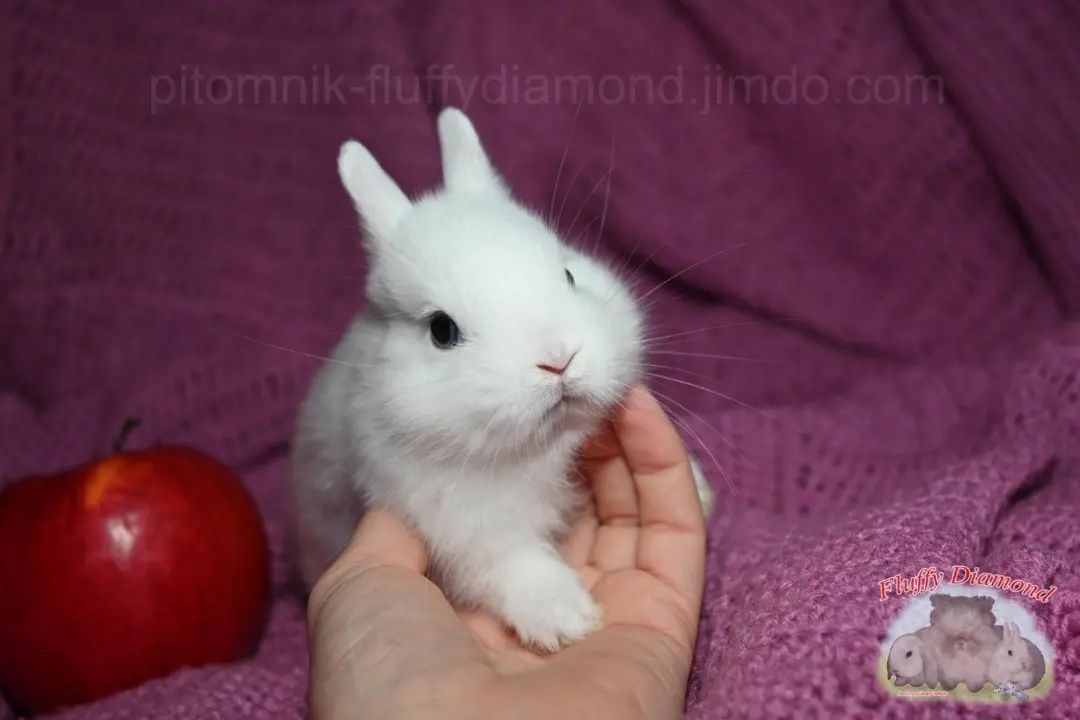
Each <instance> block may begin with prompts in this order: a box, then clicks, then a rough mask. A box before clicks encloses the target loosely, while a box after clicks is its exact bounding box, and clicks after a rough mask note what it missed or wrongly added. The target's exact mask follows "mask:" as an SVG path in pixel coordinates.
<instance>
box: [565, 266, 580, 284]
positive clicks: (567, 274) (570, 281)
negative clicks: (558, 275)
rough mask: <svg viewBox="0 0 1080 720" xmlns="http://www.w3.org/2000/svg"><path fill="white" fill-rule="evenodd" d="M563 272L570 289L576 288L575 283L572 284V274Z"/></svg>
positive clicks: (567, 271)
mask: <svg viewBox="0 0 1080 720" xmlns="http://www.w3.org/2000/svg"><path fill="white" fill-rule="evenodd" d="M564 272H566V282H568V283H570V287H571V288H574V287H576V286H577V283H575V282H574V275H573V273H571V272H570V271H569V270H565V271H564Z"/></svg>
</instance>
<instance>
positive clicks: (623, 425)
mask: <svg viewBox="0 0 1080 720" xmlns="http://www.w3.org/2000/svg"><path fill="white" fill-rule="evenodd" d="M614 427H615V431H616V433H617V434H618V437H619V443H620V445H621V446H622V451H623V456H624V457H625V459H626V464H627V466H628V468H629V470H630V474H631V475H632V476H633V481H634V488H635V490H636V493H637V503H638V512H639V516H640V519H641V532H640V534H639V536H638V546H637V567H638V568H640V569H642V570H645V571H646V572H648V573H650V574H652V575H653V576H655V577H657V578H659V579H661V580H662V581H664V582H665V583H666V584H668V585H669V586H670V587H672V588H673V589H674V590H676V591H677V592H678V593H679V595H680V596H682V597H683V598H684V600H685V602H686V607H685V610H686V612H687V613H688V615H687V620H688V621H689V622H690V624H692V625H694V626H695V627H696V625H697V616H698V612H699V610H700V604H701V593H702V588H703V585H704V577H705V522H704V518H703V517H702V510H701V502H700V501H699V500H698V494H697V488H696V486H695V484H694V475H693V471H692V470H691V468H690V458H689V456H688V455H687V452H686V448H685V447H684V445H683V443H682V439H681V438H680V437H679V434H678V433H677V432H676V430H675V427H674V426H673V425H672V424H671V421H670V420H669V419H668V417H667V415H666V414H665V413H664V411H663V409H662V408H661V407H660V404H659V403H657V402H656V399H655V398H654V397H653V396H652V394H651V393H649V391H648V390H646V389H645V388H644V387H642V386H640V385H639V386H635V387H634V388H632V389H631V391H630V393H629V395H628V396H627V398H626V402H625V407H624V409H623V411H622V412H620V413H619V414H618V415H616V417H615V419H614Z"/></svg>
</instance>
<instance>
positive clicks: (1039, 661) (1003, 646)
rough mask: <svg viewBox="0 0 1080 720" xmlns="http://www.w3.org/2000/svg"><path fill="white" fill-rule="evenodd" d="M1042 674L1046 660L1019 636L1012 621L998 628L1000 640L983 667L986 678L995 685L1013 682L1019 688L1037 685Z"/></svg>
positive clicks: (1037, 649) (1018, 631)
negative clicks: (984, 667) (985, 666)
mask: <svg viewBox="0 0 1080 720" xmlns="http://www.w3.org/2000/svg"><path fill="white" fill-rule="evenodd" d="M1045 673H1046V660H1045V659H1044V658H1043V654H1042V652H1041V651H1040V650H1039V648H1038V647H1036V645H1035V644H1034V643H1033V642H1031V641H1030V640H1028V639H1027V638H1024V637H1021V635H1020V628H1019V627H1018V626H1017V625H1016V623H1012V622H1008V623H1005V626H1004V627H1003V628H1002V638H1001V642H1000V643H998V645H997V647H995V648H994V651H993V654H992V655H991V658H990V662H989V666H988V668H987V677H988V679H989V680H990V682H992V683H993V684H994V685H995V686H997V687H1003V686H1006V685H1008V684H1009V683H1016V684H1017V685H1018V686H1019V688H1020V689H1021V690H1030V689H1031V688H1033V687H1035V686H1036V685H1038V684H1039V681H1040V680H1042V677H1043V674H1045Z"/></svg>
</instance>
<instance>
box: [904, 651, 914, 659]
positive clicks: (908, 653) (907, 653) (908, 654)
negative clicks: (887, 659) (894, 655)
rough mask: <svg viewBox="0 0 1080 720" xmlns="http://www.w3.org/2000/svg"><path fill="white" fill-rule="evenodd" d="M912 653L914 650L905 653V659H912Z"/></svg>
mask: <svg viewBox="0 0 1080 720" xmlns="http://www.w3.org/2000/svg"><path fill="white" fill-rule="evenodd" d="M912 652H913V651H912V650H908V651H907V652H906V653H904V657H911V653H912Z"/></svg>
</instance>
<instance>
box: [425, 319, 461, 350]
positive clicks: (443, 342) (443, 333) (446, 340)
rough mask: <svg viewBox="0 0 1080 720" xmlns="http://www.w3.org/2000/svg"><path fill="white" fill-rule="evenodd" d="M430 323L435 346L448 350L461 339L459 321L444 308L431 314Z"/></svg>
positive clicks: (432, 340)
mask: <svg viewBox="0 0 1080 720" xmlns="http://www.w3.org/2000/svg"><path fill="white" fill-rule="evenodd" d="M430 325H431V342H433V343H434V344H435V347H437V348H440V349H441V350H446V349H447V348H451V347H453V346H454V345H457V344H458V343H459V342H460V341H461V331H460V330H458V326H457V323H456V322H454V319H453V318H451V317H450V316H449V315H447V314H446V313H444V312H443V311H442V310H437V311H435V312H433V313H432V314H431V320H430Z"/></svg>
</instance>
